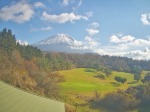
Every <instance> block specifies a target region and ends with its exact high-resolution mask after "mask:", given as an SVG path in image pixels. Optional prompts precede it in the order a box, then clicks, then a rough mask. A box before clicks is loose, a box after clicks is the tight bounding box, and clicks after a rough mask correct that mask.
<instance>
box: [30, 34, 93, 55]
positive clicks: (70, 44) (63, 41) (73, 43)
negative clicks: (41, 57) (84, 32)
mask: <svg viewBox="0 0 150 112" xmlns="http://www.w3.org/2000/svg"><path fill="white" fill-rule="evenodd" d="M33 46H36V47H37V48H39V49H41V50H42V51H48V52H51V51H52V52H67V53H89V52H92V51H91V50H90V49H84V48H83V47H84V46H83V42H82V41H77V40H75V39H73V38H71V37H70V36H69V35H68V34H57V35H54V36H52V37H49V38H46V39H44V40H41V41H39V42H37V43H35V44H33Z"/></svg>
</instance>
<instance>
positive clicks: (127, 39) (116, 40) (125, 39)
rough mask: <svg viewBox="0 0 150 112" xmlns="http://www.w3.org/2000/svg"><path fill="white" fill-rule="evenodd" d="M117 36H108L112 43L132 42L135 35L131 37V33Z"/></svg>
mask: <svg viewBox="0 0 150 112" xmlns="http://www.w3.org/2000/svg"><path fill="white" fill-rule="evenodd" d="M118 36H119V35H118ZM118 36H116V35H112V36H111V37H110V42H112V43H127V42H132V41H133V40H134V39H135V37H133V36H131V35H126V36H122V37H121V38H119V37H118ZM120 36H121V35H120Z"/></svg>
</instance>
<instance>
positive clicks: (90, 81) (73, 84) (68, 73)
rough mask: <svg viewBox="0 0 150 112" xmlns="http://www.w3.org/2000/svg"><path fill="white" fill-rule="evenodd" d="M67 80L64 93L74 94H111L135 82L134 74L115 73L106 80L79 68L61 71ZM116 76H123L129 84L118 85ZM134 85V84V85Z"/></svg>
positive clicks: (91, 70) (63, 87) (90, 70)
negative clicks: (94, 92) (96, 92)
mask: <svg viewBox="0 0 150 112" xmlns="http://www.w3.org/2000/svg"><path fill="white" fill-rule="evenodd" d="M61 74H63V76H64V78H65V82H63V83H62V84H61V85H62V91H63V92H73V93H75V92H76V93H88V92H89V93H91V92H93V91H95V90H97V91H100V92H110V91H113V90H116V89H118V88H122V89H123V88H124V89H125V88H127V87H128V86H130V85H131V84H128V83H130V82H133V81H134V79H133V74H130V73H123V72H113V74H112V76H111V77H109V78H106V79H100V78H97V77H95V76H96V75H97V74H98V72H97V71H95V70H93V69H88V70H87V68H77V69H72V70H64V71H61ZM114 76H121V77H124V78H127V82H126V83H125V84H124V85H120V84H118V83H117V82H116V81H115V80H114ZM132 85H133V84H132Z"/></svg>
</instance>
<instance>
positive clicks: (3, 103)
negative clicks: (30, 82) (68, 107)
mask: <svg viewBox="0 0 150 112" xmlns="http://www.w3.org/2000/svg"><path fill="white" fill-rule="evenodd" d="M0 112H65V109H64V104H63V103H60V102H57V101H53V100H49V99H46V98H42V97H39V96H36V95H32V94H30V93H27V92H24V91H22V90H19V89H16V88H14V87H12V86H10V85H7V84H5V83H3V82H1V81H0Z"/></svg>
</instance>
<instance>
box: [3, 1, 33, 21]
mask: <svg viewBox="0 0 150 112" xmlns="http://www.w3.org/2000/svg"><path fill="white" fill-rule="evenodd" d="M33 14H34V10H33V9H32V6H31V5H29V4H28V3H26V2H18V3H16V4H13V5H11V6H5V7H3V8H1V9H0V19H2V20H4V21H9V20H12V21H15V22H17V23H24V22H26V21H29V20H30V19H31V18H32V17H33Z"/></svg>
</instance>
